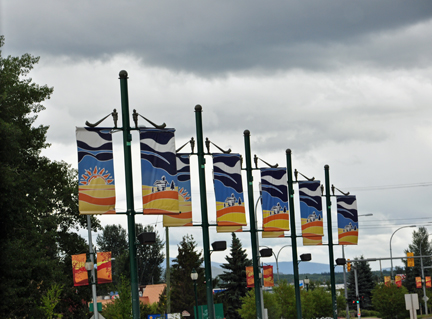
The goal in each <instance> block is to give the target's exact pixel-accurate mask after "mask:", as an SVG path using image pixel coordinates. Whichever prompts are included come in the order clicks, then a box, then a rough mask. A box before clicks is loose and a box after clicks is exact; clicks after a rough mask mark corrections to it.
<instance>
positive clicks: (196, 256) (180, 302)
mask: <svg viewBox="0 0 432 319" xmlns="http://www.w3.org/2000/svg"><path fill="white" fill-rule="evenodd" d="M196 247H197V244H196V242H195V240H194V239H193V236H192V235H186V236H184V237H183V239H182V241H181V242H180V244H179V245H178V255H177V258H175V259H174V260H173V266H172V269H171V277H170V278H171V311H172V312H182V311H183V310H187V311H188V312H189V313H190V314H191V315H192V314H193V313H194V312H193V307H194V305H195V296H194V286H193V282H192V279H190V278H191V277H190V274H191V272H192V269H195V270H196V272H197V273H198V280H197V283H196V284H197V291H198V304H199V305H203V304H206V303H207V298H206V286H205V283H204V281H205V275H204V269H203V268H201V267H200V266H201V264H202V263H203V257H202V254H201V253H198V252H196V251H195V249H196Z"/></svg>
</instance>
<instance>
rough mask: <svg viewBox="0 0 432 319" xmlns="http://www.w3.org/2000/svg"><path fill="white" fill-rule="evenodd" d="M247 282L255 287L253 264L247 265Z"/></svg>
mask: <svg viewBox="0 0 432 319" xmlns="http://www.w3.org/2000/svg"><path fill="white" fill-rule="evenodd" d="M246 283H247V287H248V288H253V287H254V286H255V280H254V273H253V266H247V267H246Z"/></svg>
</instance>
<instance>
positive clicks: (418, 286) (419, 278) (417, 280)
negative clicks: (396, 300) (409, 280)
mask: <svg viewBox="0 0 432 319" xmlns="http://www.w3.org/2000/svg"><path fill="white" fill-rule="evenodd" d="M415 280H416V288H421V287H422V282H421V277H416V279H415Z"/></svg>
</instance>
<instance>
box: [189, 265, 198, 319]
mask: <svg viewBox="0 0 432 319" xmlns="http://www.w3.org/2000/svg"><path fill="white" fill-rule="evenodd" d="M190 276H191V279H192V281H193V285H194V292H195V311H196V312H195V314H194V317H195V318H198V295H197V280H198V273H197V272H196V270H195V268H194V269H192V272H191V275H190Z"/></svg>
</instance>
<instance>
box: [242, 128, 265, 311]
mask: <svg viewBox="0 0 432 319" xmlns="http://www.w3.org/2000/svg"><path fill="white" fill-rule="evenodd" d="M243 134H244V143H245V155H246V174H247V175H246V176H247V187H248V204H249V205H248V206H249V219H250V233H251V243H252V266H253V275H254V288H255V305H256V311H257V319H262V318H263V314H262V305H261V286H260V279H259V270H258V266H259V265H258V235H257V228H256V217H255V210H254V207H255V206H254V197H253V176H252V162H251V151H250V131H249V130H245V131H244V132H243Z"/></svg>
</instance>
